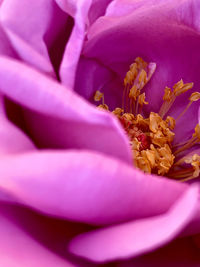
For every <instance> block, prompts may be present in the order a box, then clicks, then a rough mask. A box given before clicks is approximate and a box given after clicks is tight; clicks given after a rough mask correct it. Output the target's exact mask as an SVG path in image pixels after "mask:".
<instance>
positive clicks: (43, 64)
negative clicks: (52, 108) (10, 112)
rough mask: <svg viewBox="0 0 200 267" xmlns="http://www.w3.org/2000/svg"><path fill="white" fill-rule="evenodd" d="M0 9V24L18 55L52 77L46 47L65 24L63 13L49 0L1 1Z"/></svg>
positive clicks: (49, 45) (65, 17) (52, 72)
mask: <svg viewBox="0 0 200 267" xmlns="http://www.w3.org/2000/svg"><path fill="white" fill-rule="evenodd" d="M0 12H1V24H2V26H3V28H4V30H5V32H6V34H7V35H8V37H9V39H10V41H11V43H12V45H13V47H14V48H15V50H16V51H17V53H18V55H19V56H20V57H21V58H22V59H23V60H24V61H26V62H28V63H29V64H31V65H33V66H34V67H36V68H38V69H40V70H41V71H44V72H46V73H49V74H51V75H53V76H54V75H55V74H54V70H53V68H52V64H51V62H50V58H49V54H48V47H51V46H52V43H53V42H54V41H55V39H56V38H57V36H58V34H59V33H60V31H61V30H62V28H63V27H64V25H65V24H66V19H67V16H66V14H65V13H63V12H62V11H61V10H60V9H59V8H58V7H57V5H56V4H55V2H54V1H53V0H50V1H49V0H42V1H41V0H30V1H29V2H28V4H27V1H25V0H22V1H16V0H8V1H4V2H3V3H2V5H1V10H0ZM19 14H20V16H19ZM52 22H53V25H52ZM50 29H51V31H50ZM47 46H48V47H47Z"/></svg>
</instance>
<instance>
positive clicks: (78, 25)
mask: <svg viewBox="0 0 200 267" xmlns="http://www.w3.org/2000/svg"><path fill="white" fill-rule="evenodd" d="M60 2H62V3H61V4H62V5H64V7H63V9H64V10H68V7H69V4H70V2H72V10H74V9H75V11H74V21H75V23H74V28H73V30H72V34H71V36H70V39H69V42H68V43H67V45H66V48H65V52H64V55H63V60H62V63H61V67H60V77H61V81H62V82H63V83H64V84H65V85H66V86H67V87H69V88H71V89H73V86H74V79H75V74H76V69H77V63H78V61H79V57H80V54H81V50H82V46H83V41H84V39H85V32H86V21H87V16H88V11H89V8H90V5H91V3H92V0H78V1H70V2H69V3H67V2H64V3H63V1H60ZM74 4H75V6H74ZM70 7H71V5H70Z"/></svg>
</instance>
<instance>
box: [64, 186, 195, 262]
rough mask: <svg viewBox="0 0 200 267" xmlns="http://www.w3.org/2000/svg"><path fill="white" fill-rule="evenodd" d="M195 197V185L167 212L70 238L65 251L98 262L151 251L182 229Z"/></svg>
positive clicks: (191, 212) (193, 206) (191, 209)
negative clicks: (67, 249) (67, 248)
mask: <svg viewBox="0 0 200 267" xmlns="http://www.w3.org/2000/svg"><path fill="white" fill-rule="evenodd" d="M198 197H199V187H198V186H197V185H195V186H191V187H190V188H189V189H188V190H187V191H186V192H185V193H184V194H183V196H181V198H180V199H179V200H178V201H177V202H176V203H175V204H174V205H173V206H172V208H171V209H170V210H169V211H168V212H167V213H165V214H163V215H160V216H156V217H152V218H147V219H142V220H138V221H135V222H129V223H125V224H121V225H117V226H113V227H109V228H107V229H100V230H96V231H91V232H88V233H85V234H81V235H79V236H78V237H76V238H74V239H73V240H72V241H71V243H70V244H69V250H70V251H71V252H73V253H74V254H76V255H78V256H82V257H87V258H88V259H90V260H93V261H98V262H102V261H110V260H113V259H119V258H120V259H122V258H127V257H133V256H138V255H141V254H143V253H145V252H149V251H152V250H155V249H156V248H158V247H160V246H163V245H165V244H166V243H168V242H170V241H171V240H172V239H174V238H175V237H176V236H177V235H178V234H179V233H180V232H181V231H182V230H183V229H184V228H185V226H186V225H187V224H188V223H189V221H190V220H191V219H192V218H193V216H194V213H195V210H196V207H197V203H198ZM177 214H178V216H177Z"/></svg>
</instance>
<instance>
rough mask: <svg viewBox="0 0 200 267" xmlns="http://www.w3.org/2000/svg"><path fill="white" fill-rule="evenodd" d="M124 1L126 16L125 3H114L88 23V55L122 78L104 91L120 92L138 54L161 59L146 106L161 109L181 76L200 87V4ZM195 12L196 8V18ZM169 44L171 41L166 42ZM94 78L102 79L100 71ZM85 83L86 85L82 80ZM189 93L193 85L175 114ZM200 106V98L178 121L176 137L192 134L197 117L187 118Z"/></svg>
mask: <svg viewBox="0 0 200 267" xmlns="http://www.w3.org/2000/svg"><path fill="white" fill-rule="evenodd" d="M186 2H187V4H185V3H186ZM115 3H118V5H117V4H116V5H115ZM125 3H127V12H128V15H127V14H124V15H122V14H121V13H120V12H121V11H120V10H122V9H123V10H124V8H122V7H124V5H123V4H124V2H121V1H117V2H115V1H114V2H112V3H111V4H110V6H109V7H108V9H107V13H106V15H105V16H103V17H100V18H99V19H97V21H96V22H95V23H94V24H93V25H92V26H91V27H90V29H89V31H88V35H87V37H88V41H87V42H85V45H84V50H83V56H84V57H85V58H87V59H93V60H95V61H97V62H98V63H100V64H102V65H103V66H104V67H107V68H108V69H109V70H111V71H113V72H115V73H116V77H117V78H118V80H119V78H120V80H121V83H120V82H118V86H116V84H115V83H113V81H112V83H107V84H106V86H105V87H104V91H110V90H111V91H115V92H116V93H115V94H114V95H118V92H119V91H120V92H122V87H123V79H124V76H125V73H126V72H127V70H128V68H129V65H130V64H131V63H132V62H133V61H134V59H135V57H137V56H142V57H143V58H144V59H145V60H147V61H153V62H156V63H157V70H156V72H155V75H154V76H153V78H152V80H151V81H150V83H149V84H148V85H147V87H146V89H145V91H146V98H147V100H148V101H149V105H148V106H147V108H146V111H152V110H153V111H155V112H158V111H159V108H160V106H161V104H162V96H163V93H164V88H165V86H166V85H167V86H172V85H174V83H176V82H177V81H179V80H180V79H181V78H183V80H184V81H185V82H194V84H195V86H194V89H193V91H198V90H199V87H200V80H199V78H198V77H199V76H198V69H199V67H200V63H199V62H200V56H199V52H198V50H199V45H200V37H199V31H197V30H198V29H199V28H198V23H197V22H198V21H197V19H196V18H197V17H198V16H199V8H195V7H196V6H195V5H194V4H193V3H194V1H167V2H166V1H150V4H149V5H147V6H146V1H143V2H142V4H141V1H136V2H135V4H133V3H132V1H125ZM152 3H153V4H152ZM144 4H145V5H144ZM137 5H141V6H139V7H138V6H137ZM119 13H120V14H119ZM193 13H195V16H194V21H193V15H192V14H193ZM182 14H184V15H185V16H186V14H187V16H186V20H184V19H183V15H182ZM119 15H120V19H119ZM188 17H190V18H191V20H192V22H191V25H193V26H192V27H188ZM194 25H195V27H194ZM169 43H170V45H167V44H169ZM116 44H117V45H116ZM185 62H187V64H185ZM77 77H79V79H81V77H84V70H83V69H82V70H81V71H79V72H78V73H77ZM96 79H97V80H98V76H96ZM83 81H84V79H83ZM97 83H98V81H97ZM113 84H115V85H114V86H113ZM82 87H83V88H84V85H82ZM85 90H86V89H85ZM93 90H94V91H95V90H96V89H95V88H94V89H93ZM191 93H192V90H191V91H190V92H188V93H185V94H184V95H182V96H180V97H179V98H177V100H176V102H175V103H174V105H173V107H172V109H171V110H170V113H169V114H171V115H173V116H175V118H176V117H177V116H178V115H179V114H180V112H181V111H182V110H183V109H184V108H185V107H186V105H187V103H188V97H189V95H190V94H191ZM121 95H122V93H121ZM119 97H120V95H119ZM110 101H112V99H110V98H109V99H107V103H108V105H109V102H110ZM119 103H121V99H120V100H119ZM198 106H199V105H198V103H195V104H193V106H192V107H191V108H190V109H189V111H188V112H187V113H186V116H184V118H182V119H180V121H179V122H178V124H177V128H176V138H177V139H178V140H183V138H188V137H190V136H191V134H192V131H193V129H194V126H195V124H196V123H197V121H198V117H196V118H195V119H193V120H191V119H189V118H191V116H192V117H193V114H197V111H198ZM185 121H187V127H185Z"/></svg>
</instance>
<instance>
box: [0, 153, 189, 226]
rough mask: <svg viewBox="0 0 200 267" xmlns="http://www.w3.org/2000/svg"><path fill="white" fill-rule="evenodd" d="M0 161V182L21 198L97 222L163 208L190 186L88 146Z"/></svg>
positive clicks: (149, 213)
mask: <svg viewBox="0 0 200 267" xmlns="http://www.w3.org/2000/svg"><path fill="white" fill-rule="evenodd" d="M0 166H1V167H0V187H1V188H2V189H3V190H4V191H5V192H8V193H9V194H11V195H13V196H14V197H15V198H16V200H17V201H19V202H20V203H23V204H26V205H29V206H32V207H34V208H36V209H38V210H40V211H42V212H44V213H48V214H51V215H56V216H59V217H64V218H67V219H71V220H76V221H81V222H85V223H91V224H97V225H99V224H110V223H116V222H122V221H126V220H130V219H133V218H140V217H148V216H152V215H156V214H160V213H163V212H165V211H166V210H168V209H169V207H170V206H171V205H172V204H173V203H174V201H176V200H177V198H179V196H180V195H181V194H182V193H183V192H184V191H185V190H186V189H187V188H188V185H187V184H183V183H177V182H174V181H171V180H169V179H165V178H163V177H162V178H157V177H154V176H151V175H146V174H144V173H142V172H140V171H138V170H135V169H133V168H132V167H130V166H128V165H127V164H125V163H123V162H122V161H118V160H115V159H112V158H109V157H106V156H104V155H100V154H96V153H91V152H87V151H85V152H83V151H68V152H59V151H57V152H55V151H54V152H53V151H48V152H44V151H43V152H42V151H41V152H39V153H38V152H34V153H26V154H21V155H17V156H9V157H4V158H2V159H1V164H0ZM10 166H12V168H10Z"/></svg>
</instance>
